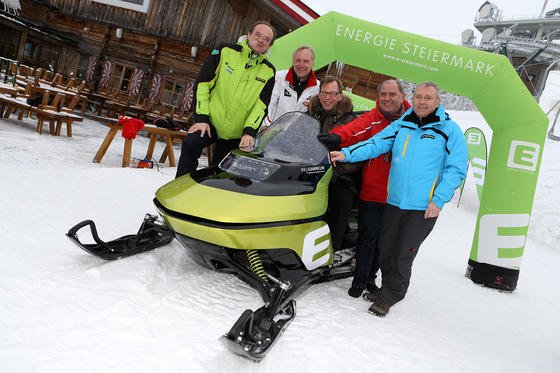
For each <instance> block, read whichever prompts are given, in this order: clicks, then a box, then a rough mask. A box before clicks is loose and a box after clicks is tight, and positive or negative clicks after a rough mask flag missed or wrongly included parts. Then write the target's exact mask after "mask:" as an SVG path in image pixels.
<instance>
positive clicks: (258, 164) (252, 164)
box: [218, 153, 280, 181]
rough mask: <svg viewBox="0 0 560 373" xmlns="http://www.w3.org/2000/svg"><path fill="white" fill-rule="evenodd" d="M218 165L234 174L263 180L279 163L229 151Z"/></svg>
mask: <svg viewBox="0 0 560 373" xmlns="http://www.w3.org/2000/svg"><path fill="white" fill-rule="evenodd" d="M218 167H219V168H220V169H221V170H224V171H227V172H229V173H230V174H233V175H236V176H241V177H245V178H248V179H252V180H259V181H264V180H266V179H268V178H269V177H270V176H271V175H272V174H274V173H275V172H276V170H278V169H279V168H280V165H277V164H274V163H269V162H266V161H261V160H259V159H255V158H250V157H245V156H242V155H237V154H233V153H229V154H228V155H227V157H225V158H224V159H223V160H222V161H221V162H220V164H219V166H218Z"/></svg>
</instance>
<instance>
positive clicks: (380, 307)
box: [368, 299, 391, 317]
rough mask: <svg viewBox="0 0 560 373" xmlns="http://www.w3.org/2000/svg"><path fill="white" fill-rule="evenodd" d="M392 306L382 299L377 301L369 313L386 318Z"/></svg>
mask: <svg viewBox="0 0 560 373" xmlns="http://www.w3.org/2000/svg"><path fill="white" fill-rule="evenodd" d="M390 309H391V306H389V305H388V304H387V303H385V302H384V301H383V300H382V299H377V300H376V301H375V302H373V304H372V305H371V306H370V307H369V309H368V312H369V313H371V314H372V315H375V316H378V317H385V315H387V314H388V313H389V310H390Z"/></svg>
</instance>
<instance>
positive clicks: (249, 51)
mask: <svg viewBox="0 0 560 373" xmlns="http://www.w3.org/2000/svg"><path fill="white" fill-rule="evenodd" d="M237 44H238V45H240V46H241V48H243V49H242V55H243V56H246V57H247V59H248V60H249V63H251V62H252V61H255V62H257V63H262V61H263V60H264V59H266V57H267V55H268V52H266V53H261V54H258V55H257V54H254V53H253V50H252V49H251V48H250V47H249V43H248V41H247V39H246V38H245V39H243V40H240V41H238V42H237Z"/></svg>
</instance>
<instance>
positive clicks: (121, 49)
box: [0, 0, 389, 111]
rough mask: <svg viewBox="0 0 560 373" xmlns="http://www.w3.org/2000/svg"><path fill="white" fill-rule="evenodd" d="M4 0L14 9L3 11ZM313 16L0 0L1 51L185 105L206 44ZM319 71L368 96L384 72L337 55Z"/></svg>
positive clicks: (280, 6) (280, 29) (269, 2)
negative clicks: (255, 26)
mask: <svg viewBox="0 0 560 373" xmlns="http://www.w3.org/2000/svg"><path fill="white" fill-rule="evenodd" d="M3 2H18V3H19V7H20V9H18V11H17V12H14V11H12V12H8V11H7V9H6V7H4V8H2V4H3ZM318 17H319V15H318V14H317V13H315V12H314V11H313V10H311V9H310V8H308V7H307V6H306V5H305V4H304V3H303V2H301V1H299V0H291V1H290V0H204V1H203V0H0V34H1V35H2V37H1V38H0V56H3V57H7V58H10V59H13V60H18V61H20V62H21V63H23V64H26V65H29V66H34V67H42V68H47V69H52V70H54V71H56V72H59V73H61V74H63V75H65V76H71V75H73V76H77V77H80V78H82V79H84V80H85V81H86V82H87V84H88V86H89V87H90V88H92V90H94V91H96V90H109V91H113V92H117V93H119V96H120V97H125V98H126V99H127V100H128V101H129V102H134V101H139V100H141V99H147V101H148V102H151V103H155V104H163V105H167V106H172V107H176V108H178V109H179V110H180V111H185V110H188V109H189V106H190V104H191V98H192V85H193V82H194V81H195V79H196V75H197V73H198V71H199V70H200V67H201V65H202V63H203V61H204V59H205V58H206V57H207V56H208V55H209V53H210V51H211V50H212V48H214V47H216V46H218V45H220V44H222V43H226V42H232V41H235V40H237V38H238V37H239V36H241V35H243V34H244V33H245V32H246V31H247V29H248V28H249V26H250V25H251V24H252V23H253V22H255V21H257V20H266V21H269V22H270V23H271V24H272V25H273V26H274V27H275V28H276V30H277V33H278V37H280V36H282V35H285V34H286V33H288V32H290V31H291V30H294V29H296V28H298V27H300V26H301V25H303V24H306V23H307V22H309V21H311V20H313V19H315V18H318ZM303 43H304V41H302V44H303ZM318 53H320V51H318ZM317 74H318V76H319V77H320V78H322V77H324V76H325V75H335V76H337V77H340V78H341V80H342V81H343V83H344V84H345V85H346V86H347V87H348V88H349V90H351V91H352V93H354V94H357V95H359V96H363V97H366V98H369V99H372V100H375V99H376V98H377V92H376V87H377V85H378V84H379V82H381V81H382V80H384V79H387V78H389V77H387V76H385V75H381V74H376V73H373V72H370V71H367V70H363V69H360V68H356V67H352V66H349V65H341V64H337V63H336V62H335V61H333V63H332V64H331V65H329V66H326V67H324V68H322V69H320V70H319V71H318V72H317Z"/></svg>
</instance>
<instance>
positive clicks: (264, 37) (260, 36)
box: [254, 31, 272, 44]
mask: <svg viewBox="0 0 560 373" xmlns="http://www.w3.org/2000/svg"><path fill="white" fill-rule="evenodd" d="M254 34H255V36H256V37H257V39H262V41H264V42H265V43H267V44H270V42H271V41H272V38H269V37H268V36H264V35H263V34H261V33H260V32H258V31H255V32H254Z"/></svg>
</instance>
